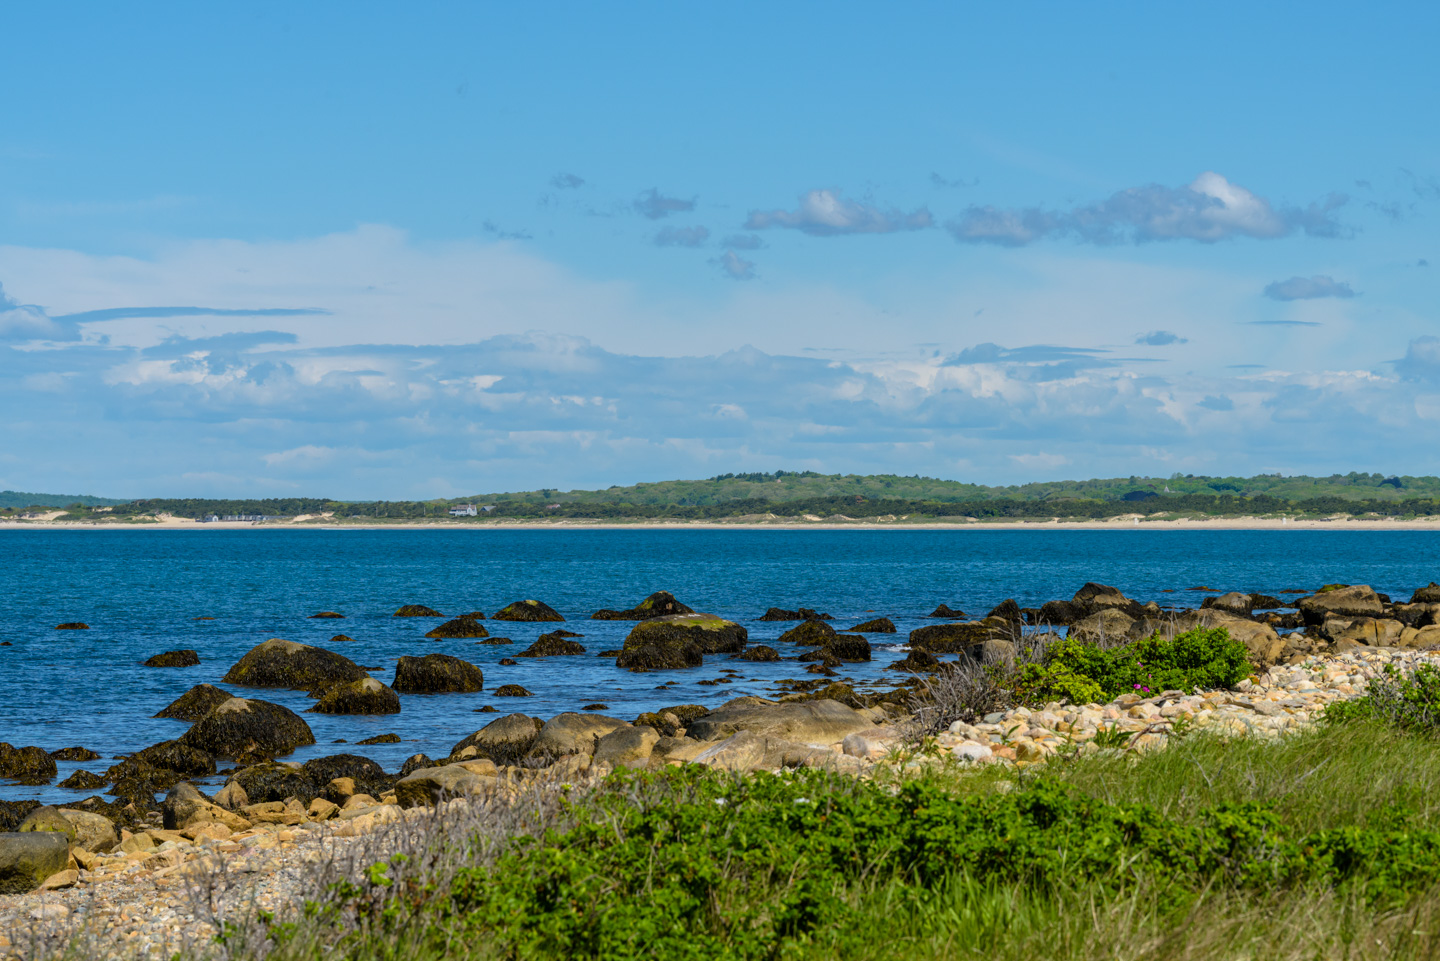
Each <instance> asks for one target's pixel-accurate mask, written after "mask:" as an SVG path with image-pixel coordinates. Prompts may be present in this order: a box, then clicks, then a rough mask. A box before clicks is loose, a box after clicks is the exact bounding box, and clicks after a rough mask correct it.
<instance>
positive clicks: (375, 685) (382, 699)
mask: <svg viewBox="0 0 1440 961" xmlns="http://www.w3.org/2000/svg"><path fill="white" fill-rule="evenodd" d="M310 712H313V713H315V714H399V713H400V696H399V695H398V694H396V693H395V692H394V691H393V690H391V689H390V688H388V687H386V686H385V684H384V683H383V682H381V681H379V680H377V679H376V678H373V677H368V676H367V677H362V678H361V679H360V680H358V681H345V682H343V683H340V684H333V685H331V686H330V687H329V688H327V689H326V690H325V693H324V694H322V695H320V700H319V701H318V702H317V703H316V704H315V706H314V707H312V708H311V709H310Z"/></svg>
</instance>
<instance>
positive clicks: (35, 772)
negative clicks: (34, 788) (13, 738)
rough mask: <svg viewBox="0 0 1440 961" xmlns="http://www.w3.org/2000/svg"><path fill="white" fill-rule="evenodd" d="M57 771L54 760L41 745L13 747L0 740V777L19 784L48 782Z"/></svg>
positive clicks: (53, 777)
mask: <svg viewBox="0 0 1440 961" xmlns="http://www.w3.org/2000/svg"><path fill="white" fill-rule="evenodd" d="M57 773H59V770H58V768H56V767H55V761H54V760H53V759H52V758H51V757H50V755H49V754H47V753H45V749H44V748H41V747H14V746H13V745H10V744H6V743H5V742H4V741H0V778H9V779H10V780H13V781H19V782H20V783H21V784H49V783H50V782H51V781H52V780H54V779H55V775H56V774H57Z"/></svg>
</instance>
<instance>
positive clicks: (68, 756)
mask: <svg viewBox="0 0 1440 961" xmlns="http://www.w3.org/2000/svg"><path fill="white" fill-rule="evenodd" d="M50 758H51V760H55V761H98V760H99V759H100V755H99V754H97V753H95V752H94V751H92V750H90V749H89V748H88V747H80V746H78V745H77V746H75V747H62V748H60V749H59V750H58V751H51V752H50Z"/></svg>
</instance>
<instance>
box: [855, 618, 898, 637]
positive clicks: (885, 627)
mask: <svg viewBox="0 0 1440 961" xmlns="http://www.w3.org/2000/svg"><path fill="white" fill-rule="evenodd" d="M846 630H847V631H856V632H858V633H860V634H894V633H895V622H894V621H892V620H890V618H888V617H877V618H875V619H874V620H873V621H864V622H862V623H860V624H856V625H855V626H854V627H847V628H846Z"/></svg>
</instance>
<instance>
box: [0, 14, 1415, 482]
mask: <svg viewBox="0 0 1440 961" xmlns="http://www.w3.org/2000/svg"><path fill="white" fill-rule="evenodd" d="M294 6H296V5H281V4H247V5H244V6H243V7H233V8H228V9H220V8H216V7H214V6H213V5H212V6H209V7H207V6H203V5H202V6H196V5H179V4H176V5H162V4H138V5H132V6H126V7H124V8H123V9H122V8H115V9H104V8H101V7H99V6H87V7H81V8H69V9H52V8H45V7H43V6H37V7H36V8H35V9H21V8H18V7H12V8H8V9H7V10H6V11H5V13H4V14H3V15H0V30H3V31H4V33H5V35H6V36H7V38H9V42H8V43H7V50H6V55H5V57H3V58H0V108H3V109H0V289H3V293H0V406H3V410H4V413H5V422H6V427H5V435H4V436H5V442H4V443H3V444H0V487H10V488H17V489H27V490H55V491H67V492H71V491H74V492H79V491H82V490H83V491H88V492H96V493H107V494H114V495H117V496H132V495H133V496H141V495H183V494H194V495H217V496H218V495H240V494H244V495H275V496H285V495H289V494H298V493H303V494H326V495H329V496H338V497H395V498H399V497H423V496H438V495H446V496H449V495H461V494H464V493H467V492H474V491H484V490H495V489H515V488H530V487H540V486H546V487H560V488H569V487H589V486H609V485H610V484H617V483H620V484H623V483H631V482H634V481H637V480H656V479H662V478H666V477H703V476H709V475H711V474H715V473H722V472H727V471H750V470H773V469H777V468H785V469H815V470H822V471H856V472H873V471H889V472H895V473H902V474H912V473H921V474H929V475H934V476H942V477H953V478H960V479H966V480H975V481H979V482H985V483H1009V482H1020V481H1026V480H1033V479H1044V478H1055V477H1084V476H1097V475H1103V476H1111V475H1127V474H1132V473H1147V474H1162V475H1167V474H1170V473H1172V472H1175V471H1179V472H1182V473H1225V474H1228V473H1258V472H1262V471H1267V472H1274V471H1281V472H1285V473H1302V472H1306V473H1330V472H1332V471H1341V472H1344V471H1349V470H1376V471H1383V472H1387V473H1416V474H1418V473H1436V472H1440V454H1437V453H1436V451H1435V449H1434V445H1433V443H1430V442H1429V440H1430V439H1431V438H1433V437H1434V434H1435V427H1436V422H1437V418H1440V341H1437V340H1436V336H1437V334H1440V329H1437V328H1440V324H1437V322H1436V321H1437V318H1436V303H1437V300H1436V297H1435V293H1436V270H1440V245H1437V243H1436V240H1437V236H1440V235H1437V229H1436V224H1437V218H1440V123H1437V119H1440V118H1437V116H1436V114H1437V109H1440V108H1437V105H1436V101H1435V98H1434V96H1433V93H1434V91H1435V90H1436V89H1440V84H1437V82H1436V81H1437V79H1440V78H1437V76H1436V74H1437V67H1436V60H1435V58H1434V57H1433V55H1432V51H1431V49H1430V47H1431V46H1432V45H1433V38H1434V37H1435V36H1436V35H1437V27H1440V23H1437V20H1440V14H1437V13H1436V11H1435V10H1434V9H1433V8H1428V7H1425V6H1423V5H1417V4H1406V5H1400V4H1388V5H1387V4H1379V5H1370V6H1367V7H1366V8H1365V9H1364V10H1363V11H1362V10H1361V9H1360V8H1357V7H1353V6H1339V5H1330V4H1316V3H1310V4H1304V5H1300V4H1271V5H1264V6H1263V7H1259V8H1257V5H1253V4H1252V5H1239V4H1209V5H1205V6H1204V7H1194V6H1190V7H1180V6H1175V5H1156V4H1087V5H1062V4H1033V5H1007V6H1003V7H1002V6H1001V5H990V6H987V7H986V8H983V9H982V8H980V7H979V6H973V7H966V6H962V5H955V4H907V5H903V6H901V7H900V8H899V9H898V10H896V9H881V8H878V7H873V6H861V5H836V4H801V3H797V4H785V5H773V4H749V3H732V4H726V5H723V6H712V7H705V8H703V9H701V8H700V7H699V6H698V5H676V4H667V5H659V4H656V5H646V4H628V5H624V6H622V7H615V6H611V7H601V6H597V5H580V4H551V5H543V6H542V5H507V6H501V5H498V4H494V5H482V4H463V5H460V4H456V5H440V4H433V5H424V6H422V7H421V8H420V9H419V11H418V12H417V11H415V10H403V11H402V10H400V9H399V8H397V7H395V6H394V5H378V4H354V3H347V4H343V5H342V4H321V3H316V4H308V5H302V6H301V8H300V9H298V10H297V9H292V8H293V7H294ZM1432 262H1433V263H1434V264H1435V266H1434V267H1432V266H1430V264H1431V263H1432Z"/></svg>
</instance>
